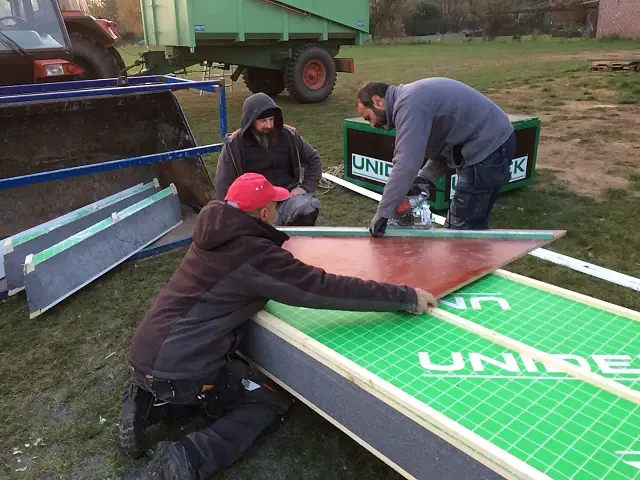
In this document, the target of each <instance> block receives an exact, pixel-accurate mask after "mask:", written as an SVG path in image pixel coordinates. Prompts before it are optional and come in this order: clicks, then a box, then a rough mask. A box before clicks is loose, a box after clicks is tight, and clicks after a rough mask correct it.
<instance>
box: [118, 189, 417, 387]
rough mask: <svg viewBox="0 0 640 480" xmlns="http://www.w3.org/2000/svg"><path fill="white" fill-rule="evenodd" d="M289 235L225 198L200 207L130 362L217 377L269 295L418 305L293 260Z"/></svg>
mask: <svg viewBox="0 0 640 480" xmlns="http://www.w3.org/2000/svg"><path fill="white" fill-rule="evenodd" d="M288 238H289V237H288V236H287V235H286V234H285V233H283V232H281V231H279V230H276V229H275V228H273V227H272V226H270V225H267V224H265V223H263V222H260V221H259V220H257V219H255V218H253V217H250V216H249V215H246V214H245V213H242V212H241V211H239V210H237V209H235V208H233V207H231V206H230V205H227V204H225V203H223V202H220V201H217V200H214V201H212V202H210V203H208V204H207V205H206V206H205V207H204V208H203V209H202V211H201V212H200V214H199V216H198V221H197V223H196V227H195V230H194V238H193V243H192V245H191V247H190V249H189V251H188V252H187V254H186V256H185V257H184V259H183V260H182V262H181V264H180V266H179V267H178V269H177V271H176V272H175V273H174V274H173V276H172V277H171V279H170V280H169V283H168V284H167V285H166V286H165V287H164V288H163V289H162V291H161V292H160V295H159V296H158V298H157V299H156V301H155V304H154V305H153V307H152V308H151V309H150V311H149V312H148V313H147V315H146V316H145V317H144V319H143V320H142V323H141V324H140V325H139V327H138V329H137V331H136V332H135V335H134V337H133V342H132V345H131V350H130V354H129V360H130V363H131V365H132V366H133V367H134V368H135V369H136V370H138V371H140V372H142V373H146V374H150V375H153V376H154V377H156V378H163V379H169V380H175V379H202V378H205V377H208V376H210V375H212V374H214V373H215V372H216V371H217V370H218V369H219V368H220V367H221V366H222V365H223V364H224V363H225V357H226V356H227V354H229V353H230V352H232V351H234V350H235V349H236V348H237V346H238V343H239V342H240V340H241V338H242V332H243V325H244V324H245V323H246V322H247V321H248V320H250V319H251V318H252V317H253V315H255V314H256V313H258V312H259V311H260V310H262V309H263V307H264V306H265V304H266V303H267V302H268V301H269V300H275V301H277V302H280V303H285V304H288V305H294V306H301V307H310V308H320V309H336V310H360V311H401V310H407V309H413V308H414V307H415V306H416V305H417V296H416V292H415V290H414V289H413V288H410V287H406V286H394V285H387V284H382V283H377V282H373V281H365V280H361V279H358V278H352V277H345V276H337V275H331V274H328V273H326V272H325V271H324V270H322V269H320V268H315V267H311V266H309V265H306V264H304V263H302V262H301V261H299V260H297V259H295V258H294V257H293V255H292V254H291V253H290V252H288V251H287V250H285V249H284V248H282V244H283V243H284V242H285V241H286V240H288Z"/></svg>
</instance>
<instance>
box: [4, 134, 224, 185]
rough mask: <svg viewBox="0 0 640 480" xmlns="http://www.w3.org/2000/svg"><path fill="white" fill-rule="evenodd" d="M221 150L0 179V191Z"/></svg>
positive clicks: (186, 151)
mask: <svg viewBox="0 0 640 480" xmlns="http://www.w3.org/2000/svg"><path fill="white" fill-rule="evenodd" d="M220 150H222V144H221V143H214V144H211V145H204V146H202V147H193V148H185V149H183V150H172V151H170V152H163V153H154V154H151V155H143V156H140V157H131V158H125V159H122V160H112V161H109V162H102V163H93V164H90V165H82V166H80V167H71V168H63V169H61V170H51V171H49V172H41V173H32V174H30V175H23V176H21V177H12V178H2V179H0V190H2V189H4V188H13V187H22V186H24V185H33V184H34V183H44V182H49V181H51V180H61V179H63V178H71V177H79V176H82V175H90V174H92V173H99V172H108V171H111V170H118V169H120V168H128V167H138V166H140V165H150V164H153V163H162V162H168V161H169V160H176V159H179V158H185V157H192V156H196V155H205V154H207V153H213V152H219V151H220Z"/></svg>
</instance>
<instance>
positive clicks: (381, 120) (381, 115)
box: [371, 107, 389, 130]
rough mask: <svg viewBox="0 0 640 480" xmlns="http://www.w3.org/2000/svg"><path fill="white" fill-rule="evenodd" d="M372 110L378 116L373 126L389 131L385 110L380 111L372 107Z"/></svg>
mask: <svg viewBox="0 0 640 480" xmlns="http://www.w3.org/2000/svg"><path fill="white" fill-rule="evenodd" d="M371 109H372V110H373V113H375V115H376V121H375V123H374V124H373V126H374V127H376V128H384V129H387V130H388V129H389V127H387V112H385V111H384V110H378V109H377V108H376V107H371Z"/></svg>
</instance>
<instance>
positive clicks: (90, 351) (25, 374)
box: [0, 40, 640, 479]
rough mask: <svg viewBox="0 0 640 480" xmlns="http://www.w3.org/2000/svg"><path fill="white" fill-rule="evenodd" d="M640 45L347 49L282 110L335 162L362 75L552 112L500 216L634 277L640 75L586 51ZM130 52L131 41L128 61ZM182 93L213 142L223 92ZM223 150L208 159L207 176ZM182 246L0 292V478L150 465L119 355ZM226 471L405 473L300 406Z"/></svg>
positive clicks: (506, 223)
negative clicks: (348, 68)
mask: <svg viewBox="0 0 640 480" xmlns="http://www.w3.org/2000/svg"><path fill="white" fill-rule="evenodd" d="M639 48H640V42H631V41H585V40H564V41H559V40H540V41H523V42H522V43H511V42H497V43H492V44H483V43H481V42H479V41H476V42H472V43H463V42H462V41H450V42H445V43H442V44H440V43H435V44H428V45H386V46H367V47H358V48H355V47H354V48H344V49H343V50H342V51H341V56H353V57H354V58H355V59H356V73H355V74H352V75H347V74H341V75H340V76H339V79H338V84H337V86H336V89H335V91H334V94H333V95H332V96H331V97H330V99H329V100H328V101H327V102H326V103H323V104H320V105H299V104H296V103H294V102H293V101H292V100H291V99H290V98H289V96H288V95H287V94H286V93H285V94H283V95H282V96H280V97H279V98H278V99H277V102H278V103H279V105H280V106H281V107H282V108H283V109H284V113H285V120H286V122H287V123H290V124H292V125H295V126H296V127H298V128H299V130H300V131H301V133H302V135H303V136H304V137H306V138H307V139H308V140H309V141H310V142H311V143H313V144H314V145H315V146H316V147H317V148H318V149H319V150H320V152H321V153H322V155H323V160H324V162H325V168H328V167H331V166H335V165H339V164H341V163H342V155H343V152H342V146H343V142H342V121H343V119H345V118H348V117H353V116H355V115H356V113H355V111H354V109H353V98H354V94H355V91H356V89H357V87H358V86H359V85H360V84H362V83H363V82H365V81H368V80H372V79H381V80H386V81H389V82H395V83H399V82H405V83H406V82H409V81H412V80H415V79H418V78H421V77H426V76H448V77H452V78H456V79H458V80H461V81H464V82H466V83H469V84H470V85H472V86H474V87H476V88H479V89H481V90H482V91H484V92H485V93H486V94H487V95H489V96H490V97H491V98H493V99H494V100H495V101H497V102H498V103H499V104H500V105H501V106H502V107H503V108H505V110H507V111H508V112H510V113H527V114H534V115H537V116H539V117H540V118H541V119H542V122H543V123H542V138H541V145H540V149H539V158H538V172H537V175H538V176H537V178H536V182H535V184H534V185H533V186H531V187H527V188H525V189H522V190H516V191H513V192H510V193H507V194H504V195H503V196H501V197H500V199H499V201H498V205H497V207H496V209H495V213H494V216H493V219H492V227H495V228H501V227H508V228H540V229H546V228H549V229H566V230H568V234H567V235H566V237H565V238H562V239H561V240H559V241H557V242H554V243H553V244H552V246H551V249H552V250H556V251H560V252H563V253H567V254H570V255H572V256H576V257H579V258H582V259H584V260H587V261H590V262H593V263H596V264H598V265H602V266H606V267H609V268H613V269H615V270H618V271H621V272H625V273H628V274H630V275H634V276H640V229H639V228H638V227H637V221H636V220H637V217H636V215H637V214H638V212H639V211H640V208H639V207H640V194H639V192H640V140H639V139H638V137H637V132H638V131H640V129H639V127H640V74H608V73H590V72H588V70H587V68H588V64H589V61H591V60H598V59H614V58H633V57H635V58H639V57H640V50H639ZM134 53H135V51H134V50H126V51H125V61H127V62H128V63H130V62H132V60H133V56H132V55H133V54H134ZM247 95H248V92H247V91H246V89H244V87H243V86H242V85H241V84H240V83H237V84H236V85H235V86H234V89H233V92H231V93H230V95H229V98H228V111H229V117H228V123H229V129H230V130H231V129H234V128H237V126H238V125H239V118H240V111H241V108H242V102H243V100H244V99H245V98H246V96H247ZM179 96H180V99H181V102H182V104H183V106H184V109H185V112H186V115H187V118H188V120H189V123H190V125H191V127H192V129H193V130H194V133H195V135H196V138H197V141H198V143H199V144H205V143H212V142H217V141H219V136H218V135H219V134H218V131H219V130H218V120H217V117H218V111H217V103H216V101H217V97H216V96H214V95H210V96H202V97H201V96H198V95H196V94H194V93H190V92H184V93H180V94H179ZM215 160H216V158H215V156H211V157H209V158H207V164H208V166H209V168H210V169H211V173H212V174H213V173H214V172H215ZM321 199H322V202H323V212H322V215H323V217H324V218H326V219H327V220H329V221H331V222H333V223H334V224H336V225H347V226H365V225H367V224H368V222H369V220H370V218H371V216H372V215H373V213H374V211H375V207H376V204H375V202H373V201H371V200H369V199H366V198H363V197H361V196H358V195H357V194H354V193H351V192H348V191H345V190H343V189H341V188H340V187H335V188H333V189H331V190H328V191H327V192H325V193H323V194H322V195H321ZM184 252H185V249H180V250H176V251H173V252H170V253H168V254H164V255H161V256H158V257H155V258H151V259H147V260H143V261H140V262H135V263H127V264H125V265H124V266H122V267H120V268H118V269H116V270H115V271H113V272H110V273H108V274H107V275H105V276H103V277H101V278H100V279H99V280H97V281H96V282H94V283H93V284H91V285H90V286H88V287H86V288H84V289H83V290H81V291H80V292H78V293H77V294H75V295H73V296H72V297H71V298H69V299H68V300H66V301H64V302H63V303H62V304H61V305H59V306H58V307H56V308H54V309H52V310H51V311H50V312H48V313H47V314H45V315H43V316H41V317H38V318H37V319H34V320H29V319H28V313H27V306H26V302H25V298H24V296H22V295H18V296H16V297H12V298H11V299H9V300H8V301H6V302H5V303H4V304H1V305H0V378H1V379H2V385H3V388H2V396H0V479H4V478H27V479H57V478H65V479H67V478H70V479H93V478H95V479H107V478H111V479H115V478H121V476H122V475H125V477H124V478H137V477H136V475H134V474H131V473H127V472H131V471H135V470H136V469H137V468H139V467H140V464H142V463H143V462H132V461H130V460H128V459H125V458H123V457H121V455H120V454H119V453H118V450H117V448H116V445H115V443H114V441H113V440H112V431H113V427H114V425H115V424H116V422H117V419H118V415H119V410H120V397H121V391H122V386H123V384H124V381H125V379H126V377H127V375H128V369H127V363H126V355H127V352H128V347H129V343H130V339H131V336H132V334H133V331H134V329H135V328H136V326H137V324H138V322H139V321H140V319H141V316H142V315H143V313H144V311H145V309H146V308H147V307H148V306H149V304H150V302H152V301H153V299H154V297H155V295H156V294H157V292H158V291H159V289H160V288H161V287H162V286H163V285H164V284H165V282H166V281H167V280H168V278H169V277H170V275H171V274H172V272H173V271H174V269H175V267H176V266H177V264H178V262H179V261H180V258H181V255H183V254H184ZM508 269H509V270H512V271H515V272H518V273H522V274H525V275H528V276H530V277H533V278H537V279H541V280H544V281H547V282H550V283H553V284H556V285H561V286H565V287H567V288H571V289H573V290H576V291H578V292H581V293H586V294H588V295H592V296H594V297H597V298H602V299H604V300H608V301H612V302H614V303H617V304H620V305H623V306H626V307H630V308H633V309H636V310H640V295H639V294H638V292H633V291H631V290H628V289H624V288H621V287H620V288H619V287H615V286H613V285H611V284H608V283H605V282H602V281H599V280H596V279H592V278H591V277H588V276H585V275H582V274H579V273H576V272H573V271H571V270H569V269H566V268H563V267H558V266H553V265H552V264H550V263H548V262H545V261H543V260H538V259H535V258H533V257H528V258H525V259H522V260H519V261H517V262H515V263H513V264H511V265H509V267H508ZM38 439H40V440H38ZM36 443H37V445H36ZM27 444H28V445H29V446H28V447H27V446H26V445H27ZM16 449H18V450H20V452H21V453H17V454H13V452H14V450H16ZM25 467H26V468H25ZM18 470H21V471H18ZM220 478H224V479H232V478H233V479H267V478H274V479H275V478H282V479H300V478H304V479H333V478H335V479H338V478H344V479H356V478H357V479H369V478H376V479H394V478H399V477H398V476H397V475H396V474H395V473H394V472H393V471H392V470H391V469H389V468H388V467H387V466H386V465H384V464H382V463H381V462H380V461H378V460H377V459H376V458H375V457H374V456H372V455H371V454H369V453H368V452H367V451H366V450H364V449H363V448H362V447H360V446H358V445H357V444H355V443H354V442H353V441H352V440H351V439H349V438H348V437H347V436H346V435H343V434H342V433H341V432H339V431H338V430H336V429H335V428H334V427H332V426H331V425H330V424H328V423H327V422H325V421H324V420H322V419H321V418H320V417H318V416H317V415H316V414H315V413H313V412H311V411H310V410H308V409H307V408H305V407H304V406H301V405H297V406H296V407H295V408H294V411H293V413H292V414H291V415H290V416H289V417H288V421H287V422H286V423H285V425H284V426H283V428H281V429H280V430H279V431H277V432H276V433H275V434H273V435H271V436H269V437H267V438H264V439H262V440H261V441H260V442H259V446H257V447H256V448H253V449H252V450H251V451H250V452H249V454H248V455H247V456H246V457H245V458H244V459H243V460H242V461H240V462H238V463H237V464H236V465H234V466H233V467H232V468H231V469H229V470H228V471H227V472H225V473H224V474H222V475H221V477H220Z"/></svg>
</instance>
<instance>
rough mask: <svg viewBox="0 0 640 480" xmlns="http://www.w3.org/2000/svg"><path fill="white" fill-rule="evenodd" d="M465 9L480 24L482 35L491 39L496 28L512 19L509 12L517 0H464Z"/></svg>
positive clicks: (494, 35)
mask: <svg viewBox="0 0 640 480" xmlns="http://www.w3.org/2000/svg"><path fill="white" fill-rule="evenodd" d="M466 2H467V5H466V6H467V11H468V13H469V14H471V15H472V16H474V17H475V18H477V19H478V21H479V22H480V24H481V25H482V31H483V37H485V38H488V39H493V38H495V37H496V35H497V33H498V30H499V29H500V28H501V27H502V26H503V25H505V24H507V23H509V22H510V21H512V17H513V16H512V15H511V14H510V12H511V11H512V10H513V9H514V8H515V7H516V6H517V5H519V4H520V1H519V0H466Z"/></svg>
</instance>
